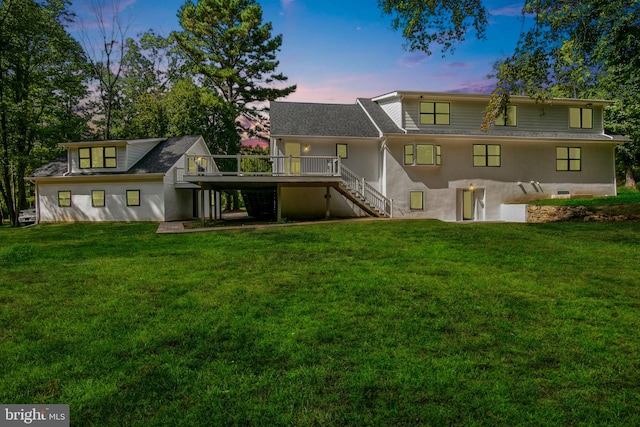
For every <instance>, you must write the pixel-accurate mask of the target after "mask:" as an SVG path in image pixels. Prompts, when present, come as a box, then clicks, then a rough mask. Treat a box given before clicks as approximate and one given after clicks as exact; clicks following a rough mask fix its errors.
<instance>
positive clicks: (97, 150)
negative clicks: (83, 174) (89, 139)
mask: <svg viewBox="0 0 640 427" xmlns="http://www.w3.org/2000/svg"><path fill="white" fill-rule="evenodd" d="M78 157H79V158H80V169H88V168H115V167H117V166H118V158H117V149H116V147H86V148H79V149H78Z"/></svg>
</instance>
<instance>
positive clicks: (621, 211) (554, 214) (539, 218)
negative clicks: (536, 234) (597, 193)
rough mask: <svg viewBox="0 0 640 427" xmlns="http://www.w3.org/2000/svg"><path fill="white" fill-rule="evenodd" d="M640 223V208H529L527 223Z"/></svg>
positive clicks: (631, 206) (625, 206) (624, 206)
mask: <svg viewBox="0 0 640 427" xmlns="http://www.w3.org/2000/svg"><path fill="white" fill-rule="evenodd" d="M557 221H585V222H587V221H640V206H636V205H620V206H596V207H586V206H534V205H528V206H527V222H532V223H542V222H557Z"/></svg>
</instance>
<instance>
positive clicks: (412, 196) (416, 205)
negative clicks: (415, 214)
mask: <svg viewBox="0 0 640 427" xmlns="http://www.w3.org/2000/svg"><path fill="white" fill-rule="evenodd" d="M409 207H410V208H411V209H412V210H422V209H424V194H423V193H422V191H410V192H409Z"/></svg>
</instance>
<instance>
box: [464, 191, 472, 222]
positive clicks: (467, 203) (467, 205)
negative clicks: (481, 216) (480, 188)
mask: <svg viewBox="0 0 640 427" xmlns="http://www.w3.org/2000/svg"><path fill="white" fill-rule="evenodd" d="M474 208H475V197H474V195H473V191H472V190H463V191H462V220H463V221H471V220H473V219H474V211H475V209H474Z"/></svg>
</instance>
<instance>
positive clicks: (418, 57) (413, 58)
mask: <svg viewBox="0 0 640 427" xmlns="http://www.w3.org/2000/svg"><path fill="white" fill-rule="evenodd" d="M428 58H429V56H428V55H427V54H426V53H424V52H409V53H405V54H404V55H402V57H400V61H399V62H400V65H402V66H404V67H417V66H419V65H420V64H422V63H423V62H424V61H426V60H427V59H428Z"/></svg>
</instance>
